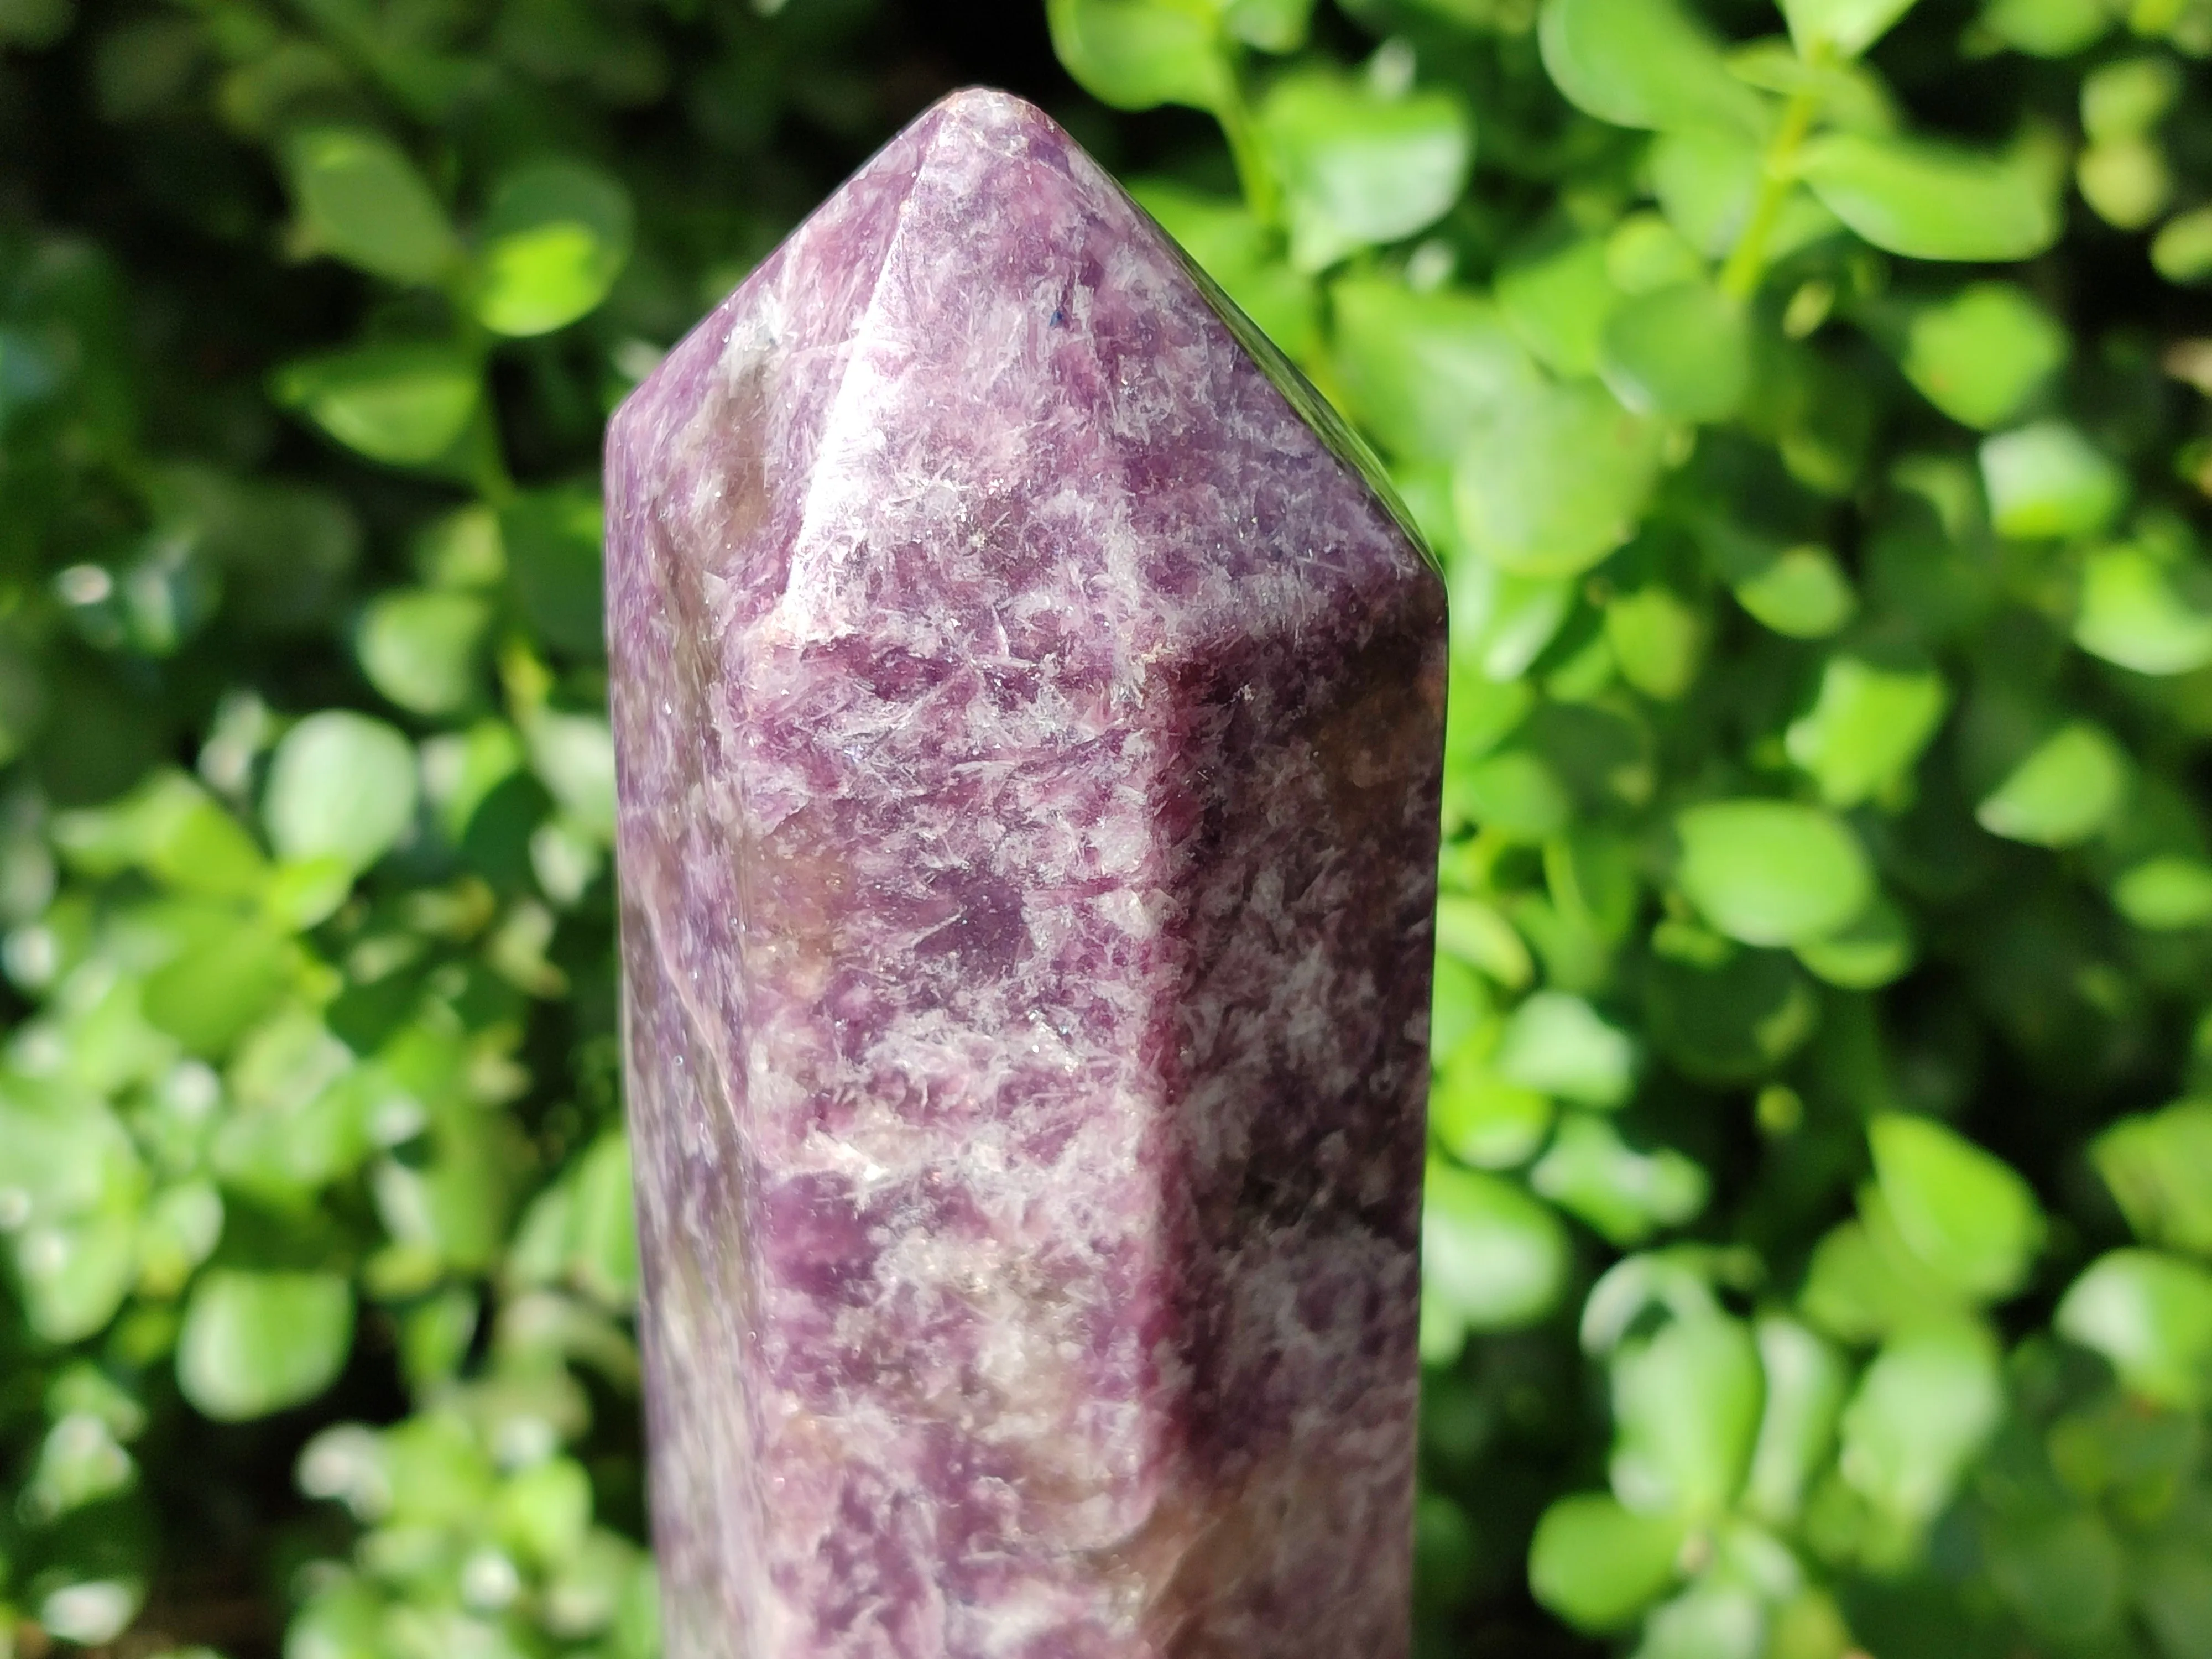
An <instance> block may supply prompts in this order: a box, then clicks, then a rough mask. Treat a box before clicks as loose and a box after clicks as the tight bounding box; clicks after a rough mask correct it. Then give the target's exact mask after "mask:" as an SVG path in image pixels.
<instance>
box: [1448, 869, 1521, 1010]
mask: <svg viewBox="0 0 2212 1659" xmlns="http://www.w3.org/2000/svg"><path fill="white" fill-rule="evenodd" d="M1437 949H1438V950H1439V951H1449V952H1450V953H1451V954H1452V955H1453V956H1455V957H1459V958H1460V960H1461V961H1462V962H1470V963H1474V965H1475V966H1476V967H1477V968H1480V969H1482V971H1483V972H1484V973H1485V974H1486V975H1489V976H1490V978H1491V980H1492V981H1493V982H1494V983H1496V984H1498V985H1500V986H1503V987H1504V988H1505V989H1506V990H1509V991H1518V990H1520V989H1522V987H1524V986H1526V985H1527V984H1528V981H1529V979H1530V977H1531V976H1532V975H1534V973H1535V971H1536V969H1535V964H1534V963H1532V962H1530V961H1529V960H1528V946H1527V945H1523V944H1522V942H1521V935H1520V934H1518V933H1515V932H1514V931H1513V924H1512V923H1511V922H1510V921H1506V920H1505V918H1504V916H1502V915H1498V911H1497V908H1495V907H1494V906H1492V905H1489V904H1486V903H1484V902H1482V901H1481V900H1480V899H1478V898H1471V897H1469V896H1467V895H1466V894H1464V893H1446V894H1444V895H1443V896H1442V897H1441V898H1439V899H1437Z"/></svg>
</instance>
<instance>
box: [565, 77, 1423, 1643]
mask: <svg viewBox="0 0 2212 1659" xmlns="http://www.w3.org/2000/svg"><path fill="white" fill-rule="evenodd" d="M607 506H608V549H607V597H608V619H607V620H608V630H609V635H610V640H611V650H612V659H613V670H614V718H615V734H616V740H617V753H618V756H619V760H620V773H621V799H622V830H621V845H620V858H621V875H622V890H623V911H622V929H623V961H624V965H625V969H626V974H627V980H626V984H627V992H626V996H627V1002H626V1009H625V1015H626V1036H627V1043H628V1055H629V1082H630V1096H629V1098H630V1110H631V1115H632V1122H633V1127H634V1130H635V1137H636V1146H637V1182H638V1204H639V1218H640V1227H641V1241H642V1245H643V1250H644V1257H645V1267H646V1298H645V1310H644V1321H643V1323H644V1337H645V1351H646V1361H647V1383H648V1410H649V1422H650V1428H651V1434H652V1443H653V1455H652V1471H653V1519H654V1531H655V1535H656V1538H657V1540H658V1541H659V1548H660V1551H661V1564H662V1565H661V1571H662V1574H663V1583H664V1588H665V1607H666V1613H667V1621H666V1622H667V1639H668V1648H669V1651H670V1653H671V1656H673V1659H1401V1656H1402V1655H1403V1653H1404V1651H1405V1648H1406V1643H1407V1620H1408V1614H1407V1595H1408V1577H1409V1557H1410V1547H1411V1528H1412V1515H1411V1510H1412V1483H1413V1413H1414V1397H1415V1391H1416V1369H1415V1357H1414V1328H1415V1317H1416V1315H1415V1304H1416V1293H1417V1283H1418V1275H1417V1272H1416V1267H1415V1238H1416V1236H1417V1231H1418V1229H1417V1219H1418V1210H1419V1196H1420V1179H1421V1168H1422V1146H1423V1121H1422V1109H1423V1097H1424V1092H1425V1081H1426V1064H1425V1060H1426V1038H1427V1012H1428V982H1429V964H1430V951H1431V921H1430V913H1431V906H1432V902H1433V898H1434V890H1433V883H1434V871H1435V860H1436V819H1437V787H1438V772H1439V767H1440V750H1441V729H1442V717H1443V651H1444V631H1443V592H1442V588H1441V586H1440V584H1439V582H1438V580H1437V577H1436V576H1435V575H1434V574H1433V573H1432V572H1431V570H1430V568H1428V566H1427V565H1426V564H1425V562H1424V561H1423V559H1422V556H1421V555H1420V554H1419V551H1418V550H1416V548H1415V546H1414V544H1413V542H1412V540H1411V539H1409V538H1408V535H1407V532H1405V531H1404V530H1403V529H1402V528H1401V524H1400V521H1399V520H1398V519H1397V517H1396V516H1395V515H1394V513H1393V512H1392V511H1391V510H1390V508H1389V507H1387V506H1386V505H1385V504H1384V503H1383V501H1382V500H1381V499H1379V498H1378V496H1377V495H1376V491H1375V489H1373V488H1371V487H1370V483H1368V482H1367V478H1366V477H1365V476H1364V472H1363V469H1362V466H1361V465H1360V462H1359V460H1358V457H1357V453H1356V446H1355V445H1354V444H1353V443H1352V441H1351V440H1349V439H1348V438H1347V437H1346V436H1345V435H1344V434H1343V433H1342V431H1341V429H1340V428H1336V427H1334V424H1333V423H1332V422H1330V421H1329V420H1328V418H1327V416H1325V415H1323V414H1322V412H1321V410H1320V409H1319V406H1318V404H1317V403H1316V400H1315V399H1314V398H1313V396H1312V394H1311V392H1310V391H1308V390H1306V389H1305V388H1304V386H1303V384H1302V383H1300V382H1298V381H1297V379H1296V377H1295V375H1293V374H1291V373H1290V372H1289V371H1288V370H1286V369H1285V368H1283V367H1282V366H1281V364H1280V362H1279V360H1276V359H1274V358H1273V356H1272V354H1271V353H1269V352H1268V350H1267V348H1266V347H1265V346H1264V345H1259V344H1256V343H1254V342H1253V340H1252V337H1251V335H1250V331H1249V325H1246V324H1244V323H1243V320H1242V319H1240V318H1237V316H1236V315H1235V313H1233V311H1232V310H1231V309H1229V308H1228V307H1227V305H1226V302H1225V301H1222V300H1221V299H1219V298H1218V295H1214V294H1213V292H1212V289H1210V287H1209V286H1208V285H1206V283H1205V282H1204V279H1203V278H1201V277H1198V276H1195V275H1194V272H1193V271H1192V270H1191V269H1190V268H1189V267H1188V265H1187V264H1185V263H1184V261H1183V260H1182V258H1181V257H1180V256H1179V255H1178V253H1177V252H1176V250H1175V249H1174V247H1173V246H1171V245H1170V242H1169V241H1168V240H1166V238H1165V237H1164V236H1163V235H1162V234H1161V233H1160V231H1159V230H1158V228H1156V227H1155V226H1154V225H1153V224H1152V222H1151V221H1150V220H1149V219H1147V218H1146V216H1144V215H1143V214H1142V213H1141V212H1140V211H1139V210H1138V209H1137V208H1136V207H1135V206H1134V205H1133V204H1131V202H1130V201H1129V199H1128V197H1126V196H1125V195H1123V194H1122V192H1121V190H1120V189H1119V188H1118V187H1117V186H1116V185H1115V184H1114V183H1113V182H1112V181H1111V180H1110V179H1108V178H1107V177H1106V175H1105V174H1104V173H1102V172H1101V171H1100V170H1099V168H1098V167H1097V166H1096V165H1095V164H1094V163H1093V162H1092V161H1090V159H1089V158H1088V157H1086V156H1085V155H1084V154H1083V153H1082V152H1081V151H1080V150H1079V149H1077V148H1076V146H1075V145H1074V144H1073V142H1072V141H1071V140H1069V138H1068V137H1066V134H1064V133H1063V132H1061V131H1060V130H1059V129H1058V128H1057V127H1055V126H1054V125H1053V124H1052V123H1051V122H1050V121H1048V120H1047V119H1046V118H1044V117H1043V116H1042V115H1041V114H1040V113H1038V112H1036V110H1034V109H1032V108H1030V106H1027V105H1025V104H1023V103H1021V102H1020V101H1018V100H1015V99H1012V98H1009V97H1006V96H1003V95H1000V94H994V93H987V92H969V93H962V94H957V95H956V96H954V97H951V98H949V99H947V100H945V101H944V102H943V103H941V104H939V105H938V106H936V107H935V108H933V109H932V110H931V111H929V112H927V114H925V115H923V116H922V117H921V118H920V119H919V120H917V121H916V122H915V124H914V125H911V126H910V127H908V129H907V130H906V131H904V132H903V133H902V134H901V135H900V136H899V137H897V138H896V139H894V140H893V141H892V142H891V143H890V145H889V146H888V147H887V148H886V149H884V151H883V152H882V153H881V154H879V155H878V156H877V157H876V158H875V159H874V160H873V161H871V162H869V163H868V165H867V166H866V167H864V168H863V169H862V170H861V171H860V173H859V174H857V175H856V176H855V177H854V179H852V180H851V181H850V182H849V183H848V184H847V185H845V187H844V188H843V189H842V191H839V192H838V193H837V194H836V196H835V197H832V198H831V199H830V201H829V203H828V204H827V205H825V206H824V207H823V208H822V209H821V210H820V211H818V212H817V213H816V214H815V216H813V217H812V218H811V219H810V220H808V221H807V222H806V223H805V225H803V226H802V227H800V228H799V230H798V231H797V232H796V233H795V234H793V236H792V237H791V239H790V240H788V241H787V242H786V243H785V244H784V245H783V246H782V247H781V249H779V250H778V251H777V252H776V253H775V255H774V256H773V257H771V258H769V260H768V261H767V262H766V263H765V264H763V265H762V266H761V267H760V268H759V270H757V271H756V272H755V273H754V274H753V275H752V276H750V278H749V279H747V281H746V282H745V283H744V286H743V287H742V288H740V289H738V291H737V292H736V293H735V294H733V295H731V296H730V298H729V300H728V301H726V302H725V303H724V304H723V305H722V306H721V307H720V308H719V309H718V310H716V311H715V312H714V314H713V315H712V316H710V317H708V319H707V320H706V321H705V322H703V323H702V324H701V325H700V326H699V327H698V328H697V329H696V331H694V332H693V333H692V334H691V335H690V337H688V338H686V339H685V340H684V342H683V343H681V344H680V345H678V347H677V348H676V349H674V350H673V351H671V353H670V354H669V356H668V358H667V360H666V362H664V363H663V364H662V365H661V367H660V368H659V369H658V370H657V371H656V372H655V373H654V374H653V376H652V377H651V378H650V379H649V380H647V381H646V383H645V384H644V385H643V386H641V387H639V388H638V390H637V391H636V392H635V393H634V394H633V395H632V397H631V398H630V399H629V402H628V403H626V404H623V408H622V410H621V411H620V412H619V413H618V414H617V416H616V417H615V421H614V425H613V428H612V431H611V435H610V436H609V439H608V444H607Z"/></svg>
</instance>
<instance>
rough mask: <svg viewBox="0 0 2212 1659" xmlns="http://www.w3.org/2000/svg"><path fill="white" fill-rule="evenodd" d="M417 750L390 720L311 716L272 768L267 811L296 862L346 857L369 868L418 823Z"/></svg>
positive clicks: (336, 713) (289, 736)
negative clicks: (416, 805)
mask: <svg viewBox="0 0 2212 1659" xmlns="http://www.w3.org/2000/svg"><path fill="white" fill-rule="evenodd" d="M415 790H416V786H415V751H414V749H413V748H412V747H411V746H410V744H409V743H408V741H407V739H406V738H404V737H402V736H401V735H400V734H399V733H398V732H396V731H394V730H393V729H392V727H391V726H386V724H385V723H384V722H383V721H382V720H370V719H369V718H368V716H366V715H364V714H352V713H350V712H348V711H346V710H343V709H331V710H327V711H325V713H322V714H310V715H308V716H307V719H305V720H301V722H300V723H299V724H298V725H297V726H294V727H293V728H292V729H291V730H290V731H289V732H286V733H285V734H284V739H283V742H281V743H279V744H277V745H276V757H275V758H274V760H272V761H271V763H270V768H269V782H268V786H267V788H266V789H265V791H264V793H263V795H262V798H261V813H262V818H263V821H264V823H267V825H268V826H269V838H270V841H271V842H274V843H275V844H276V850H277V851H278V852H279V853H280V854H283V856H284V857H286V858H288V859H310V858H320V857H325V856H327V857H331V858H337V859H343V860H345V862H346V863H348V864H349V865H350V866H352V867H353V868H355V869H356V870H365V869H367V868H368V866H370V865H372V864H374V863H375V862H376V860H378V859H380V858H381V857H383V856H384V854H386V852H388V851H389V850H391V848H392V846H393V845H394V844H396V843H397V842H398V840H399V838H400V836H403V835H404V834H405V833H406V832H407V830H408V829H409V828H410V826H411V825H412V824H413V823H414V821H415Z"/></svg>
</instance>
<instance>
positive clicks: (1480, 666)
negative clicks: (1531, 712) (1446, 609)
mask: <svg viewBox="0 0 2212 1659" xmlns="http://www.w3.org/2000/svg"><path fill="white" fill-rule="evenodd" d="M1446 581H1447V583H1448V586H1449V590H1450V598H1451V613H1450V614H1451V620H1450V629H1451V651H1452V659H1453V661H1454V662H1455V663H1458V664H1462V665H1467V666H1470V667H1472V668H1474V670H1475V671H1477V672H1478V673H1480V675H1481V676H1482V677H1483V678H1484V679H1486V680H1489V681H1512V680H1517V679H1518V678H1520V677H1521V676H1522V675H1523V674H1525V673H1527V672H1528V665H1529V664H1531V663H1533V662H1534V661H1535V660H1536V659H1537V658H1538V657H1539V656H1541V654H1542V653H1543V651H1544V647H1547V646H1548V645H1549V644H1551V642H1552V641H1553V640H1554V639H1555V638H1557V637H1558V635H1559V629H1560V628H1561V627H1562V626H1563V625H1564V624H1565V622H1566V620H1567V617H1568V614H1569V613H1570V612H1571V611H1573V609H1574V603H1575V592H1574V584H1573V583H1572V582H1571V581H1570V580H1567V579H1566V578H1565V577H1562V576H1549V575H1520V574H1516V573H1514V572H1512V571H1509V570H1501V569H1499V568H1498V567H1497V566H1496V565H1494V564H1491V563H1488V562H1485V561H1484V560H1481V559H1479V558H1464V557H1462V558H1458V559H1455V560H1454V561H1453V562H1452V565H1451V568H1450V572H1449V575H1448V576H1447V578H1446Z"/></svg>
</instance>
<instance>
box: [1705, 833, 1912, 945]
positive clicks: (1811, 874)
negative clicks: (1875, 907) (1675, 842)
mask: <svg viewBox="0 0 2212 1659" xmlns="http://www.w3.org/2000/svg"><path fill="white" fill-rule="evenodd" d="M1674 829H1675V833H1676V835H1677V836H1678V837H1679V838H1680V842H1681V849H1682V850H1681V859H1680V863H1679V864H1678V865H1677V866H1676V869H1675V879H1676V881H1677V882H1679V883H1680V886H1681V889H1682V891H1683V894H1684V895H1685V896H1686V897H1687V898H1688V899H1689V901H1690V902H1691V903H1692V904H1693V905H1695V906H1696V907H1697V908H1698V910H1699V913H1700V914H1701V915H1704V916H1705V920H1706V921H1709V922H1710V923H1711V924H1712V926H1713V927H1715V928H1717V930H1718V931H1719V932H1721V933H1724V934H1726V935H1727V936H1728V937H1729V938H1730V939H1740V940H1741V941H1742V942H1743V943H1744V944H1746V945H1797V944H1802V943H1804V942H1806V941H1808V940H1811V939H1820V938H1823V937H1825V936H1826V935H1827V934H1829V933H1834V932H1835V931H1836V930H1837V929H1838V928H1840V927H1844V926H1845V925H1846V924H1848V923H1850V921H1853V920H1854V919H1856V918H1857V916H1858V915H1860V913H1861V912H1863V910H1864V909H1865V908H1867V905H1868V903H1869V901H1871V900H1872V898H1873V897H1874V877H1873V873H1872V872H1871V871H1870V870H1869V867H1868V865H1867V858H1866V853H1865V851H1864V850H1863V848H1861V847H1860V845H1859V842H1858V838H1857V836H1854V835H1853V834H1852V833H1851V832H1850V829H1849V828H1848V827H1846V826H1845V824H1844V823H1843V821H1842V820H1841V819H1839V818H1838V817H1834V816H1833V815H1832V814H1831V813H1828V812H1824V811H1820V809H1819V808H1818V807H1813V806H1804V805H1798V804H1796V803H1795V802H1791V801H1778V800H1730V801H1712V802H1708V803H1707V804H1705V805H1701V806H1692V807H1691V808H1689V809H1687V810H1686V811H1683V812H1681V813H1680V814H1679V815H1677V817H1675V820H1674Z"/></svg>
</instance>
